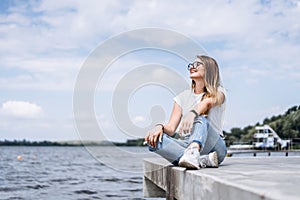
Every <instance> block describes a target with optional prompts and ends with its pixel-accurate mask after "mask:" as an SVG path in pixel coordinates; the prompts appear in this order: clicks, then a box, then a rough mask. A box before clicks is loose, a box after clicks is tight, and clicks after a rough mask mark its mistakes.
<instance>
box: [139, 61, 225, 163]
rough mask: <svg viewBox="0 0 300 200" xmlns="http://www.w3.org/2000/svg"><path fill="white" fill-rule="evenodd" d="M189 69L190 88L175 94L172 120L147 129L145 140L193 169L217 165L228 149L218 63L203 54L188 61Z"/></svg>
mask: <svg viewBox="0 0 300 200" xmlns="http://www.w3.org/2000/svg"><path fill="white" fill-rule="evenodd" d="M188 70H189V72H190V78H191V79H192V87H191V90H185V91H183V92H182V93H180V94H179V95H177V96H176V97H175V98H174V101H175V102H174V106H173V111H172V114H171V117H170V120H169V122H168V123H167V124H166V125H163V124H157V125H156V126H155V127H154V128H153V129H152V130H150V131H148V133H147V135H146V136H145V142H147V143H148V145H149V150H150V151H153V152H155V153H157V154H159V155H161V156H162V157H164V158H165V159H167V160H169V161H170V162H172V163H173V164H174V165H179V166H181V167H186V168H190V169H200V168H203V167H218V166H219V164H220V163H221V162H222V161H223V160H224V158H225V155H226V152H227V151H226V146H225V142H224V138H223V132H222V114H223V113H224V109H225V90H224V88H223V87H222V86H221V85H220V75H219V67H218V64H217V62H216V61H215V60H214V59H213V58H211V57H209V56H204V55H201V56H197V57H196V59H195V62H194V63H190V64H189V65H188ZM182 116H183V117H182ZM176 130H177V131H178V133H177V131H176ZM175 131H176V132H175ZM178 135H179V136H180V137H179V138H178V137H177V136H178ZM176 138H177V139H176Z"/></svg>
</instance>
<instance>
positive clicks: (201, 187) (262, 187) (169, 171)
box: [144, 157, 300, 200]
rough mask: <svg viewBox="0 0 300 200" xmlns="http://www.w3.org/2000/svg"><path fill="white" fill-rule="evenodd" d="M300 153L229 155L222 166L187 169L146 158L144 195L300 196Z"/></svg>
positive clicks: (235, 197)
mask: <svg viewBox="0 0 300 200" xmlns="http://www.w3.org/2000/svg"><path fill="white" fill-rule="evenodd" d="M299 184H300V157H257V158H226V159H225V161H224V162H223V164H222V165H221V166H220V167H219V168H205V169H200V170H186V169H185V168H181V167H174V166H172V165H170V163H169V162H168V161H166V160H165V159H163V158H147V159H144V196H145V197H166V198H167V199H174V198H175V199H226V200H227V199H251V200H252V199H278V200H279V199H299V196H300V190H299V189H298V188H299Z"/></svg>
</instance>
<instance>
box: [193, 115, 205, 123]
mask: <svg viewBox="0 0 300 200" xmlns="http://www.w3.org/2000/svg"><path fill="white" fill-rule="evenodd" d="M194 123H200V124H203V125H207V118H206V117H205V116H204V115H199V116H197V117H195V119H194Z"/></svg>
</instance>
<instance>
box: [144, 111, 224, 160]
mask: <svg viewBox="0 0 300 200" xmlns="http://www.w3.org/2000/svg"><path fill="white" fill-rule="evenodd" d="M192 142H197V143H199V144H200V145H201V150H200V155H207V154H209V153H210V152H214V151H216V152H217V154H218V160H219V164H220V163H221V162H222V161H223V160H224V158H225V156H226V153H227V149H226V145H225V141H224V139H223V138H222V137H221V136H220V135H219V133H217V132H216V131H214V129H213V128H212V127H211V126H209V124H208V122H207V119H206V117H204V116H198V117H196V118H195V120H194V124H193V130H192V133H191V134H190V135H188V136H185V138H184V139H175V138H173V137H170V136H168V135H167V134H165V133H164V134H163V137H162V142H159V141H157V145H156V148H154V147H152V146H150V145H149V151H152V152H155V153H157V154H158V155H160V156H162V157H164V158H165V159H167V160H168V161H170V162H171V163H173V164H175V165H176V164H177V163H178V161H179V159H180V158H181V156H182V155H183V153H184V150H185V149H186V148H187V147H188V146H189V144H191V143H192Z"/></svg>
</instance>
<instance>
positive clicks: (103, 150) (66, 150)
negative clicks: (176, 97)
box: [0, 147, 155, 199]
mask: <svg viewBox="0 0 300 200" xmlns="http://www.w3.org/2000/svg"><path fill="white" fill-rule="evenodd" d="M154 156H155V155H154V154H153V153H149V152H148V151H147V148H146V147H121V148H120V147H90V148H88V149H86V148H85V147H0V199H143V191H142V190H143V178H142V177H143V169H142V166H143V164H142V160H143V158H144V157H154Z"/></svg>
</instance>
